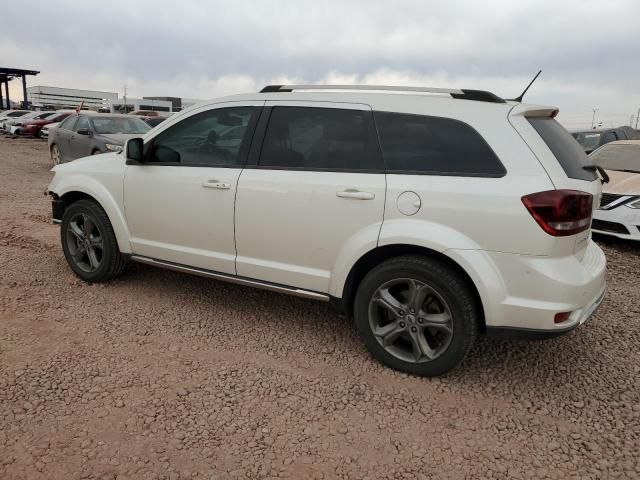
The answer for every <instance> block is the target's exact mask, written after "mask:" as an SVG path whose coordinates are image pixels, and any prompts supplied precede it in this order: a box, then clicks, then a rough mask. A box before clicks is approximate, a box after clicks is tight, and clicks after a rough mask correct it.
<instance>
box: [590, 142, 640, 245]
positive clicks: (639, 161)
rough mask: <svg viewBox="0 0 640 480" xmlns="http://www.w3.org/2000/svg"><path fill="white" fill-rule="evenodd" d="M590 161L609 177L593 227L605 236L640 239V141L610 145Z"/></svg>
mask: <svg viewBox="0 0 640 480" xmlns="http://www.w3.org/2000/svg"><path fill="white" fill-rule="evenodd" d="M589 160H590V161H591V162H592V163H594V164H596V165H600V166H602V167H603V168H605V169H606V172H607V174H608V175H609V183H606V184H605V185H604V186H603V188H602V197H601V199H600V207H599V208H598V210H596V211H595V213H594V214H593V223H592V226H591V228H592V229H593V231H594V232H597V233H601V234H603V235H612V236H614V237H619V238H625V239H629V240H640V140H619V141H616V142H610V143H607V144H606V145H603V146H602V147H600V148H598V149H597V150H596V151H595V152H593V153H592V154H591V155H590V156H589Z"/></svg>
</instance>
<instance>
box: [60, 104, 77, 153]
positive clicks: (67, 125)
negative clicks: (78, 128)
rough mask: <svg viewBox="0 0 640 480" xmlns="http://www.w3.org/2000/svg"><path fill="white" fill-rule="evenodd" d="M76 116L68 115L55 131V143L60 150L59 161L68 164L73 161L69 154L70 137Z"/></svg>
mask: <svg viewBox="0 0 640 480" xmlns="http://www.w3.org/2000/svg"><path fill="white" fill-rule="evenodd" d="M77 120H78V116H77V115H69V116H68V117H67V118H66V119H64V120H63V122H62V123H61V124H60V125H59V126H58V128H57V129H56V134H55V135H56V137H55V143H56V145H57V146H58V149H59V150H60V157H61V161H63V162H68V161H70V160H72V159H73V156H72V152H71V136H72V135H73V129H74V128H75V124H76V121H77Z"/></svg>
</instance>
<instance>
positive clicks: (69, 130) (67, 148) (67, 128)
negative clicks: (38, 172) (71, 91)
mask: <svg viewBox="0 0 640 480" xmlns="http://www.w3.org/2000/svg"><path fill="white" fill-rule="evenodd" d="M149 130H151V127H150V126H149V125H147V124H146V123H145V122H144V120H142V119H140V118H138V117H135V116H133V115H119V114H109V113H94V112H80V113H76V114H73V115H70V116H68V117H67V118H66V119H65V120H64V121H63V122H62V123H60V125H59V126H58V127H57V128H55V129H53V130H50V132H49V152H50V155H51V160H52V162H53V163H54V164H55V165H57V164H59V163H65V162H70V161H71V160H75V159H76V158H81V157H87V156H89V155H96V154H98V153H106V152H119V151H121V150H122V146H123V145H124V142H125V141H126V140H128V139H129V138H134V137H140V136H142V135H144V134H145V133H147V132H148V131H149Z"/></svg>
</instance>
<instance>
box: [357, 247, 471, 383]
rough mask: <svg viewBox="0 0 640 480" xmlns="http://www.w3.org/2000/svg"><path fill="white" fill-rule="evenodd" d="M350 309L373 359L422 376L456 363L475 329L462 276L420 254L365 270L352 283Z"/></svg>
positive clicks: (467, 349)
mask: <svg viewBox="0 0 640 480" xmlns="http://www.w3.org/2000/svg"><path fill="white" fill-rule="evenodd" d="M354 313H355V321H356V325H357V327H358V331H359V332H360V335H361V337H362V339H363V341H364V343H365V345H366V346H367V348H368V350H369V351H370V352H371V354H372V355H373V356H374V357H375V358H376V359H378V360H379V361H380V362H382V363H383V364H384V365H387V366H389V367H391V368H393V369H396V370H399V371H402V372H406V373H412V374H415V375H421V376H427V377H431V376H437V375H441V374H443V373H446V372H447V371H449V370H451V369H452V368H454V367H456V366H457V365H458V364H459V363H460V362H461V361H462V360H463V359H464V357H465V356H466V354H467V352H468V351H469V349H470V348H471V346H472V344H473V342H474V340H475V336H476V333H477V331H478V321H479V320H478V319H479V313H478V311H477V306H476V302H475V297H474V295H473V292H472V290H471V288H470V287H469V285H468V284H467V282H466V281H465V279H464V278H462V276H461V275H459V274H458V272H456V271H455V270H454V269H452V268H451V267H449V266H448V265H447V264H445V263H443V262H441V261H439V260H436V259H430V258H425V257H418V256H405V257H397V258H393V259H391V260H388V261H386V262H384V263H383V264H381V265H379V266H378V267H376V268H375V269H373V270H372V271H371V272H369V274H368V275H367V276H366V277H365V278H364V280H363V281H362V283H361V284H360V286H359V288H358V292H357V294H356V299H355V312H354Z"/></svg>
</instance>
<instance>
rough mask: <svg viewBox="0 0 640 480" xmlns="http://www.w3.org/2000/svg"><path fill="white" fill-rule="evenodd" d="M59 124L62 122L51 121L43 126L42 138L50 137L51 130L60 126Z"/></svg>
mask: <svg viewBox="0 0 640 480" xmlns="http://www.w3.org/2000/svg"><path fill="white" fill-rule="evenodd" d="M58 125H60V122H55V123H49V124H48V125H45V126H44V127H42V128H41V129H40V135H39V136H40V138H49V132H50V131H52V130H53V129H55V128H58Z"/></svg>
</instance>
